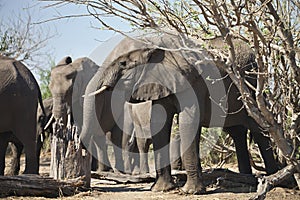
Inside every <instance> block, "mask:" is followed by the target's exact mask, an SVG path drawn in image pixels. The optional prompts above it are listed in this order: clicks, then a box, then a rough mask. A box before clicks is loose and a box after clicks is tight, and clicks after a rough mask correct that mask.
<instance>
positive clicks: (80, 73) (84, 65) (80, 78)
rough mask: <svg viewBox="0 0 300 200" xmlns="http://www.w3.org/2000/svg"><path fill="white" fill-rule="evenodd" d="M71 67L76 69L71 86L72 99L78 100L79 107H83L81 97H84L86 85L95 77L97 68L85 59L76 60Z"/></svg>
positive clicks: (89, 60)
mask: <svg viewBox="0 0 300 200" xmlns="http://www.w3.org/2000/svg"><path fill="white" fill-rule="evenodd" d="M72 65H73V66H72V67H73V68H77V75H76V79H75V82H74V86H73V98H74V99H78V100H79V102H80V105H83V98H82V95H84V92H85V88H86V86H87V84H88V83H89V81H90V80H91V78H92V77H93V76H94V75H95V73H96V72H97V70H98V69H99V66H98V65H97V64H96V63H94V62H93V61H92V60H91V59H89V58H87V57H83V58H79V59H76V60H75V61H74V62H73V63H72ZM75 65H76V66H75Z"/></svg>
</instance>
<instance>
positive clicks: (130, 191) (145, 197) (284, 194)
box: [6, 154, 300, 200]
mask: <svg viewBox="0 0 300 200" xmlns="http://www.w3.org/2000/svg"><path fill="white" fill-rule="evenodd" d="M49 160H50V155H49V154H44V155H42V156H41V166H40V173H41V175H48V174H49V166H50V161H49ZM8 162H9V159H7V162H6V163H8ZM23 169H24V158H22V167H21V170H23ZM230 170H234V168H230ZM235 171H236V170H235ZM151 185H152V183H143V184H111V183H106V184H103V183H99V180H97V179H92V189H91V191H88V192H81V193H79V194H77V195H74V196H71V197H60V198H58V199H63V200H67V199H70V200H71V199H72V200H73V199H74V200H77V199H88V200H91V199H101V200H110V199H113V200H118V199H121V200H125V199H126V200H127V199H136V200H139V199H141V200H160V199H164V200H173V199H178V200H188V199H191V200H196V199H199V200H200V199H201V200H202V199H204V200H208V199H210V200H219V199H220V200H221V199H222V200H223V199H228V200H229V199H230V200H233V199H237V200H243V199H249V198H251V197H253V196H254V195H255V193H254V192H247V193H233V192H216V191H215V190H213V189H212V188H208V191H209V193H208V194H205V195H182V194H179V191H178V190H173V191H170V192H151V191H150V187H151ZM6 199H25V200H29V199H30V200H31V199H33V200H39V199H45V200H49V199H50V198H43V197H16V196H12V197H7V198H6ZM266 199H272V200H284V199H288V200H299V199H300V191H299V190H292V189H285V188H279V187H277V188H274V189H273V190H271V191H270V192H269V193H268V194H267V198H266Z"/></svg>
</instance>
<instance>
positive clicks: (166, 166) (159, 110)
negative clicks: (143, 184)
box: [150, 104, 175, 191]
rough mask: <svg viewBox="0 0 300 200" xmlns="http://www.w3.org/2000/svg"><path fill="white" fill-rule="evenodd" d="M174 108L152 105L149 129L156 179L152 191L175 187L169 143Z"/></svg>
mask: <svg viewBox="0 0 300 200" xmlns="http://www.w3.org/2000/svg"><path fill="white" fill-rule="evenodd" d="M163 109H164V110H163ZM174 112H175V111H174V110H172V109H171V108H168V106H164V107H163V106H162V105H160V104H155V105H153V107H152V112H151V123H150V127H151V128H150V130H151V135H152V143H153V150H154V159H155V169H156V181H155V182H154V184H153V185H152V187H151V190H152V191H168V190H171V189H173V188H174V187H175V184H174V182H173V179H172V176H171V165H170V154H169V143H170V135H171V126H172V120H173V116H174Z"/></svg>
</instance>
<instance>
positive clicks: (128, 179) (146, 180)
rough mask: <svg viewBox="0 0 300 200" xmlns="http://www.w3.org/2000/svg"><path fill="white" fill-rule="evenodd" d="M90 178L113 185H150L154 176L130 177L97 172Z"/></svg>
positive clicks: (128, 175)
mask: <svg viewBox="0 0 300 200" xmlns="http://www.w3.org/2000/svg"><path fill="white" fill-rule="evenodd" d="M91 176H92V178H95V179H101V180H107V181H113V182H115V183H119V184H120V183H122V184H126V183H150V182H154V180H155V176H154V175H152V174H142V175H130V174H122V173H114V172H97V173H92V175H91Z"/></svg>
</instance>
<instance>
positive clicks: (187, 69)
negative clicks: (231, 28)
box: [81, 36, 277, 194]
mask: <svg viewBox="0 0 300 200" xmlns="http://www.w3.org/2000/svg"><path fill="white" fill-rule="evenodd" d="M150 41H153V42H154V43H156V44H158V45H159V46H162V47H168V48H176V45H177V47H178V46H182V45H181V44H179V45H178V43H180V42H176V40H173V38H171V37H168V36H166V37H155V38H151V39H150ZM186 44H187V43H186ZM220 44H221V45H220V46H222V43H220ZM174 46H175V47H174ZM237 48H240V49H237V52H239V53H240V54H239V55H237V56H238V57H237V61H238V64H240V65H241V66H242V68H240V73H241V75H242V76H245V74H244V71H245V70H251V68H252V67H253V65H252V64H254V65H255V63H253V62H254V57H253V54H251V53H250V51H249V50H247V49H245V48H244V49H243V48H242V46H240V47H239V46H237ZM124 49H125V50H127V53H126V51H125V53H124ZM118 55H121V56H119V57H117V56H118ZM207 56H208V55H207V54H206V53H205V52H204V51H203V52H201V53H192V52H182V51H181V52H177V51H166V50H162V49H155V48H148V47H146V46H145V45H144V44H140V43H139V42H138V41H133V40H131V39H128V38H127V39H124V40H123V41H122V42H120V44H119V45H118V46H117V47H116V49H115V50H114V51H113V52H112V53H111V54H110V56H109V58H108V59H107V60H108V61H107V62H106V64H105V65H106V69H105V70H104V71H103V72H99V71H98V72H97V73H96V74H95V76H94V77H93V79H92V80H96V79H97V82H96V83H94V84H97V83H98V86H97V88H101V87H102V86H107V87H108V88H107V89H106V90H104V91H103V92H102V93H100V94H97V95H96V97H95V101H96V111H97V110H100V111H101V110H103V109H108V108H107V107H108V105H110V102H111V104H112V106H114V105H116V104H117V105H120V104H121V105H122V103H123V104H124V102H125V101H129V102H134V103H135V102H142V101H147V100H152V102H153V107H152V112H151V134H152V142H153V149H154V155H155V167H156V181H155V183H154V185H153V186H152V191H167V190H170V189H172V188H174V187H175V185H174V183H173V180H172V177H171V167H170V158H169V148H168V144H169V143H170V132H171V126H172V119H173V116H174V114H175V113H178V114H179V132H180V138H181V149H183V162H184V166H185V169H186V172H187V182H186V183H185V185H184V186H183V188H182V191H183V192H185V193H192V194H196V193H202V192H204V191H205V188H204V186H203V183H202V179H201V165H200V160H199V140H200V132H201V127H202V126H203V127H224V129H225V130H226V131H227V132H229V133H230V135H231V136H232V137H233V139H234V141H235V144H236V148H237V152H238V154H237V156H238V162H239V164H240V165H241V166H239V169H240V171H241V172H242V173H251V167H250V162H249V157H248V151H247V143H246V131H247V129H250V130H251V132H252V135H253V137H254V140H255V141H256V142H257V143H258V145H259V148H260V151H261V154H262V156H263V159H264V162H265V165H266V170H267V173H268V174H270V173H274V172H275V171H276V170H277V166H276V162H275V160H274V156H273V152H272V148H271V144H270V140H269V139H268V138H266V137H264V136H263V135H262V134H261V130H260V128H259V126H258V125H257V123H256V122H255V121H254V120H253V119H252V118H250V117H249V116H248V114H247V111H246V110H245V109H244V108H243V103H242V102H241V101H240V100H238V97H239V96H240V95H239V92H238V89H237V88H236V87H235V85H234V84H232V81H231V80H230V78H229V77H228V76H226V73H225V72H223V71H220V72H219V70H218V69H217V68H216V67H215V64H214V63H212V62H211V61H209V60H207ZM111 57H114V58H115V59H111ZM196 61H197V65H195V63H196ZM104 63H105V62H104ZM144 63H148V65H144ZM249 63H252V64H251V65H247V64H249ZM170 71H171V72H172V73H168V72H170ZM174 71H175V72H178V73H175V72H174ZM219 73H220V74H219ZM151 78H153V80H152V81H153V82H154V83H153V82H151V80H150V82H146V81H147V79H148V80H149V79H151ZM211 79H216V80H221V81H219V82H217V83H214V84H212V81H211ZM247 79H248V78H247ZM185 81H188V83H189V84H187V83H186V82H185ZM248 81H249V82H250V83H252V84H253V82H255V79H251V78H249V79H248ZM220 82H221V86H222V85H224V88H223V89H224V90H225V91H222V87H220ZM159 83H162V84H159ZM165 86H168V88H167V87H165ZM94 87H95V85H94ZM112 90H114V91H119V92H120V91H121V92H124V94H123V95H124V99H122V98H120V97H121V96H120V95H119V96H118V95H117V96H112ZM89 92H94V91H93V90H89ZM224 93H225V94H227V101H225V102H222V101H221V100H222V98H224ZM214 95H215V96H214ZM218 95H222V96H221V97H220V96H218ZM99 98H101V99H103V98H105V101H106V102H108V103H105V104H104V103H101V101H98V100H99ZM110 98H111V99H110ZM212 99H213V100H214V102H213V101H211V100H212ZM225 100H226V99H225ZM122 101H123V102H122ZM115 102H117V103H116V104H115ZM215 102H217V103H215ZM219 102H220V103H222V104H221V105H222V106H220V105H219ZM216 105H217V106H216ZM97 107H98V109H97ZM99 107H100V108H99ZM223 108H226V109H227V110H226V112H224V110H223ZM98 117H100V119H98V120H99V121H101V116H98ZM103 117H104V116H102V120H104V119H103ZM81 137H82V140H84V141H89V140H90V139H91V137H92V136H91V135H81ZM164 147H167V148H164ZM241 161H243V162H244V163H243V162H241Z"/></svg>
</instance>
